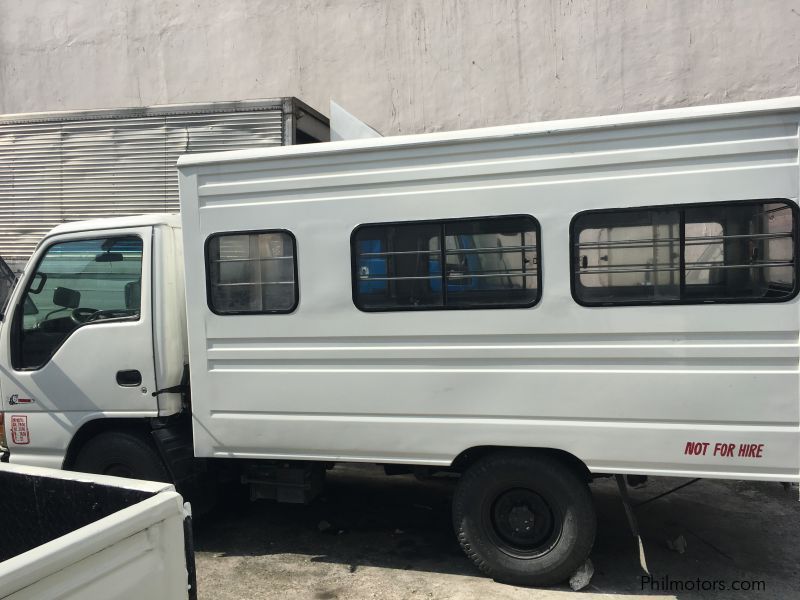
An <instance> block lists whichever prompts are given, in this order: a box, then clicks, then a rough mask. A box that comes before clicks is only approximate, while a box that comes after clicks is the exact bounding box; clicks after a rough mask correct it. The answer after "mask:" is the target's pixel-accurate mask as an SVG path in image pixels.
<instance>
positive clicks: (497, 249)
mask: <svg viewBox="0 0 800 600" xmlns="http://www.w3.org/2000/svg"><path fill="white" fill-rule="evenodd" d="M536 248H537V246H535V245H530V246H497V247H494V248H459V249H453V250H450V249H445V251H444V252H445V254H482V253H494V252H520V251H522V250H536ZM441 253H442V251H441V250H395V251H387V252H362V253H359V254H358V258H375V257H381V256H402V255H410V254H412V255H413V254H427V255H435V256H438V255H440V254H441Z"/></svg>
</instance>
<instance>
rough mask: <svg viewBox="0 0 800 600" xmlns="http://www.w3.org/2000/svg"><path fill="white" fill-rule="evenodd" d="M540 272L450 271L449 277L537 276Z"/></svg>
mask: <svg viewBox="0 0 800 600" xmlns="http://www.w3.org/2000/svg"><path fill="white" fill-rule="evenodd" d="M536 275H538V273H537V272H536V271H527V272H522V271H514V272H511V271H498V272H495V273H489V272H483V273H475V274H470V273H448V274H447V278H448V279H471V278H473V277H536Z"/></svg>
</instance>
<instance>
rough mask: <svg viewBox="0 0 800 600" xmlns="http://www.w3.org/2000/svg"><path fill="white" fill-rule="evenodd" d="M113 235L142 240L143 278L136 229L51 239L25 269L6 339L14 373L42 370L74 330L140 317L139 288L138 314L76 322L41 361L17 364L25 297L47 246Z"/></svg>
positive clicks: (140, 293) (101, 238)
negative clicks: (31, 264) (33, 261)
mask: <svg viewBox="0 0 800 600" xmlns="http://www.w3.org/2000/svg"><path fill="white" fill-rule="evenodd" d="M97 233H100V234H102V230H100V231H97ZM114 238H137V239H138V240H139V241H141V242H142V261H141V269H140V277H143V276H144V267H145V264H146V261H145V257H146V253H147V245H146V244H145V240H144V238H143V237H142V234H141V233H139V232H136V233H112V234H110V235H106V236H104V235H93V236H91V237H70V238H67V239H59V238H55V239H53V241H52V242H50V243H49V244H47V245H46V246H44V249H43V250H42V252H41V254H40V255H39V258H38V259H37V260H36V264H35V265H34V267H33V269H32V270H30V271H28V269H27V268H26V269H25V275H26V276H27V274H28V273H30V275H29V276H27V277H26V280H25V288H24V289H23V290H22V293H21V295H20V296H19V297H18V298H16V301H17V304H16V305H15V306H14V307H13V314H12V317H11V322H10V323H8V324H9V325H10V326H11V331H10V332H9V341H10V348H9V350H10V352H9V362H10V363H11V368H12V369H13V370H14V371H15V372H17V373H22V372H28V371H39V370H40V369H43V368H44V367H45V366H47V365H48V364H49V363H50V361H51V360H53V357H54V356H55V355H56V353H57V352H58V351H59V350H60V349H61V347H62V346H63V345H64V344H65V343H66V342H67V340H68V339H69V338H71V337H72V336H73V335H74V334H75V332H76V331H78V330H79V329H83V328H84V327H88V326H93V325H104V324H107V323H128V322H130V323H135V322H138V321H141V320H142V306H144V303H143V302H142V295H143V291H142V289H141V288H140V289H139V295H140V297H139V302H140V304H139V313H138V314H137V315H135V316H129V317H114V318H113V319H102V320H98V321H90V322H87V323H80V324H79V325H77V326H76V327H75V329H73V330H72V331H70V332H69V334H68V335H66V336H65V337H64V339H62V340H61V341H60V342H59V343H58V345H57V346H55V347H54V348H53V351H52V352H51V353H50V355H49V356H48V357H47V358H46V359H45V360H44V361H43V362H42V363H41V364H39V365H35V366H30V367H23V366H20V364H19V363H20V361H21V360H22V331H23V327H24V323H23V319H24V317H25V314H24V313H25V299H26V298H27V297H28V293H29V291H30V288H31V284H32V283H33V278H34V277H36V274H37V273H38V272H39V267H41V266H42V262H43V261H44V259H45V258H47V254H48V253H49V252H50V249H51V248H52V247H53V246H58V245H60V244H68V243H71V242H91V241H95V240H110V239H114ZM150 243H151V247H152V238H151V240H150ZM150 262H151V263H152V256H151V257H150ZM151 266H152V265H151ZM151 277H152V269H151ZM10 300H11V297H10V296H9V302H10Z"/></svg>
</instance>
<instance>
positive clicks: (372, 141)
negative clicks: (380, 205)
mask: <svg viewBox="0 0 800 600" xmlns="http://www.w3.org/2000/svg"><path fill="white" fill-rule="evenodd" d="M796 110H800V96H789V97H786V98H773V99H769V100H753V101H749V102H730V103H727V104H713V105H708V106H690V107H685V108H671V109H665V110H652V111H646V112H638V113H624V114H618V115H609V116H600V117H584V118H577V119H563V120H556V121H541V122H539V123H524V124H519V125H503V126H500V127H483V128H479V129H464V130H460V131H445V132H438V133H422V134H417V135H398V136H390V137H383V138H366V139H356V140H345V141H339V142H323V143H317V144H301V145H296V146H280V147H276V148H252V149H248V150H229V151H225V152H207V153H196V154H184V155H183V156H181V157H180V158H179V159H178V167H179V168H183V167H191V166H194V165H209V164H219V163H230V162H243V161H250V160H258V159H262V158H270V157H276V156H280V157H286V156H312V155H321V154H326V153H329V152H337V151H339V152H341V151H354V152H356V151H370V150H375V149H384V148H401V147H406V146H422V145H437V144H447V143H453V142H469V141H475V140H482V139H484V140H490V139H494V140H496V139H500V138H511V137H518V136H526V135H546V134H552V133H565V132H580V131H588V130H596V129H613V128H619V127H632V126H636V125H653V124H657V123H665V122H675V121H689V120H695V119H705V118H714V117H726V116H751V115H752V116H755V115H758V114H763V113H780V112H791V111H796Z"/></svg>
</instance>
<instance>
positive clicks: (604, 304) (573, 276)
mask: <svg viewBox="0 0 800 600" xmlns="http://www.w3.org/2000/svg"><path fill="white" fill-rule="evenodd" d="M771 202H780V203H783V204H785V205H786V206H788V207H789V210H791V211H792V231H791V239H792V244H793V245H792V250H793V256H792V261H793V262H794V287H793V288H792V291H791V293H790V294H788V295H787V296H784V297H782V298H719V299H714V298H699V299H693V298H690V299H683V298H680V299H678V300H627V301H609V300H601V301H597V302H593V301H588V302H587V301H585V300H583V299H581V298H579V297H578V294H577V291H578V286H579V285H580V282H579V279H580V273H579V272H578V269H576V265H577V264H578V263H577V260H578V253H577V249H578V248H577V241H578V235H579V233H580V232H579V231H577V229H576V225H577V221H578V220H579V219H580V218H581V217H584V216H586V215H594V214H608V213H626V212H636V211H666V210H675V211H678V212H679V213H680V216H679V222H680V232H679V235H680V242H679V243H680V246H681V250H680V259H679V261H680V265H681V267H680V268H681V269H682V270H683V268H684V263H685V251H684V249H683V248H684V237H685V233H684V227H685V224H686V221H685V211H687V210H691V209H693V208H708V207H722V208H724V207H725V206H730V205H736V204H754V203H759V204H769V203H771ZM798 218H800V207H798V204H797V203H796V202H794V201H792V200H790V199H789V198H752V199H746V200H718V201H716V202H687V203H681V204H651V205H647V206H630V207H624V208H600V209H590V210H584V211H581V212H578V213H575V214H574V215H573V216H572V219H571V220H570V223H569V278H570V286H569V287H570V294H571V295H572V299H573V300H574V301H575V302H576V303H577V304H579V305H580V306H584V307H587V308H613V307H617V306H682V305H692V304H694V305H703V304H765V303H769V304H774V303H780V302H789V301H791V300H793V299H794V298H795V297H797V294H798V292H800V226H798ZM723 235H724V230H723ZM583 287H586V286H583ZM682 288H683V286H681V290H680V293H681V294H683V289H682Z"/></svg>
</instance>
